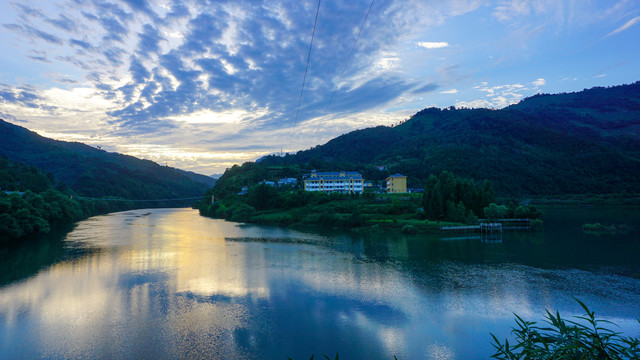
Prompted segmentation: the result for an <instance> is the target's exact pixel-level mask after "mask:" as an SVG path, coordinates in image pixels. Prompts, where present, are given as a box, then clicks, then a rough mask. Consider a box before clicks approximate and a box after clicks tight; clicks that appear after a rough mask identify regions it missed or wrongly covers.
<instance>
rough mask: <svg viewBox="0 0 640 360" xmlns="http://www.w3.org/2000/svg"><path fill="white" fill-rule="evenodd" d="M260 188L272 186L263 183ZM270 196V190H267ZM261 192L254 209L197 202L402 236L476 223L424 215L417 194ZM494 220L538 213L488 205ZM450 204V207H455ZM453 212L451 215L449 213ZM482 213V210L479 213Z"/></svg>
mask: <svg viewBox="0 0 640 360" xmlns="http://www.w3.org/2000/svg"><path fill="white" fill-rule="evenodd" d="M265 191H269V192H271V189H269V188H267V187H265ZM266 195H273V194H266ZM266 195H265V196H264V199H265V200H264V201H263V202H264V203H266V204H265V206H264V207H265V208H266V209H256V208H255V207H253V206H251V205H249V204H248V203H253V204H256V202H255V201H252V200H251V199H250V198H248V197H241V196H237V197H234V198H231V199H229V198H227V199H225V201H217V202H214V203H209V204H201V205H200V206H199V210H200V214H201V215H203V216H207V217H212V218H219V219H226V220H230V221H236V222H245V223H253V224H262V225H272V226H286V227H293V228H324V229H326V228H332V229H352V230H356V231H367V232H369V231H371V232H375V231H395V232H402V233H406V234H422V233H439V232H440V231H441V228H443V227H455V226H465V225H476V224H477V223H478V217H476V216H475V215H474V214H473V212H470V211H466V212H465V210H464V208H462V209H461V210H459V211H458V212H460V214H458V216H456V217H455V218H457V219H460V220H461V221H450V220H448V219H438V220H433V219H428V218H427V216H426V214H425V211H424V209H423V197H422V194H373V193H369V194H364V195H360V194H349V195H347V194H325V193H312V192H304V191H297V192H290V193H287V194H286V196H283V195H282V193H280V195H279V196H281V197H280V201H279V202H277V203H274V202H272V200H273V198H274V197H273V196H266ZM490 205H491V206H489V207H487V208H491V211H492V213H494V215H495V218H512V217H513V216H516V215H517V216H518V217H534V218H536V217H539V216H540V212H539V211H538V210H537V209H536V208H535V207H531V206H528V205H527V206H522V207H521V206H516V204H515V203H513V202H511V203H509V205H500V206H498V205H495V204H490ZM459 208H460V205H459V206H458V207H454V209H453V210H452V212H453V211H455V210H456V209H459ZM451 215H453V213H452V214H451ZM483 215H486V214H483ZM532 227H533V230H540V229H541V228H542V221H541V220H535V221H534V222H532Z"/></svg>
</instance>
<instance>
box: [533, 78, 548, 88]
mask: <svg viewBox="0 0 640 360" xmlns="http://www.w3.org/2000/svg"><path fill="white" fill-rule="evenodd" d="M546 83H547V82H546V80H545V79H543V78H539V79H536V81H534V82H532V83H531V84H533V86H536V87H539V86H544V84H546Z"/></svg>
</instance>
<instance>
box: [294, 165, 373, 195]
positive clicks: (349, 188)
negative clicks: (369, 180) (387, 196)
mask: <svg viewBox="0 0 640 360" xmlns="http://www.w3.org/2000/svg"><path fill="white" fill-rule="evenodd" d="M303 182H304V190H305V191H324V192H339V193H345V194H351V193H358V194H362V191H363V185H364V180H363V179H362V174H360V173H359V172H356V171H342V172H316V171H315V170H313V171H312V172H311V174H306V175H304V177H303Z"/></svg>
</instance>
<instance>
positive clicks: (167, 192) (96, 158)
mask: <svg viewBox="0 0 640 360" xmlns="http://www.w3.org/2000/svg"><path fill="white" fill-rule="evenodd" d="M0 156H4V157H6V158H8V159H9V160H11V161H14V162H19V163H24V164H28V165H32V166H36V167H37V168H39V169H41V170H43V171H45V172H47V173H51V174H52V175H53V176H54V177H55V178H56V179H57V180H59V181H61V182H62V183H64V184H66V185H67V186H68V187H70V188H71V189H72V190H73V191H75V192H76V193H77V194H79V195H82V196H89V197H104V196H117V197H122V198H126V199H149V200H152V199H172V198H182V197H196V196H200V195H203V194H204V193H205V191H206V190H207V189H208V188H209V187H210V186H212V185H213V184H214V183H215V180H214V179H212V178H210V177H208V176H204V175H200V174H196V173H193V172H187V171H182V170H179V169H175V168H171V167H167V166H161V165H158V164H156V163H154V162H153V161H149V160H141V159H138V158H135V157H133V156H128V155H122V154H118V153H110V152H106V151H104V150H99V149H95V148H93V147H91V146H88V145H85V144H81V143H77V142H65V141H57V140H52V139H49V138H45V137H42V136H40V135H38V134H36V133H35V132H32V131H29V130H27V129H25V128H23V127H20V126H16V125H13V124H10V123H8V122H5V121H2V120H0Z"/></svg>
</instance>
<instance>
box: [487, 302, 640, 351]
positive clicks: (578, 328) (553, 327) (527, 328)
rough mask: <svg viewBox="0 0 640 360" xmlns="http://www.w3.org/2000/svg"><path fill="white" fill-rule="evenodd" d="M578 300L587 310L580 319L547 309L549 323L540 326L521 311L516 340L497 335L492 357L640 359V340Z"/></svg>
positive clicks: (517, 319) (514, 331) (494, 340)
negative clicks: (511, 342)
mask: <svg viewBox="0 0 640 360" xmlns="http://www.w3.org/2000/svg"><path fill="white" fill-rule="evenodd" d="M576 301H577V302H578V303H579V304H580V306H582V308H583V309H584V311H585V314H584V315H583V316H576V317H575V318H576V319H577V320H578V321H571V320H565V319H563V318H561V317H560V313H559V312H557V311H556V314H555V315H554V314H552V313H550V312H549V311H548V310H547V315H546V320H545V323H547V324H548V326H545V327H539V326H536V322H532V321H525V320H523V319H522V318H521V317H519V316H518V315H515V317H516V324H517V327H515V328H513V330H512V331H511V332H512V333H513V334H514V335H515V337H516V344H515V345H510V344H509V341H508V340H507V339H505V341H504V344H503V343H501V342H500V341H499V340H498V338H496V337H495V335H493V334H491V336H492V337H493V344H492V345H493V346H494V347H495V349H496V352H495V354H493V355H492V356H491V357H492V358H496V359H509V360H512V359H585V360H587V359H612V360H614V359H616V360H617V359H640V340H639V339H638V338H633V337H624V336H622V335H621V334H620V333H619V332H615V331H613V330H611V329H608V328H606V327H603V326H602V324H607V325H613V326H615V324H614V323H612V322H611V321H607V320H602V319H596V316H595V312H593V311H590V310H589V309H588V308H587V306H586V305H585V304H584V303H582V302H581V301H580V300H578V299H576Z"/></svg>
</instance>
